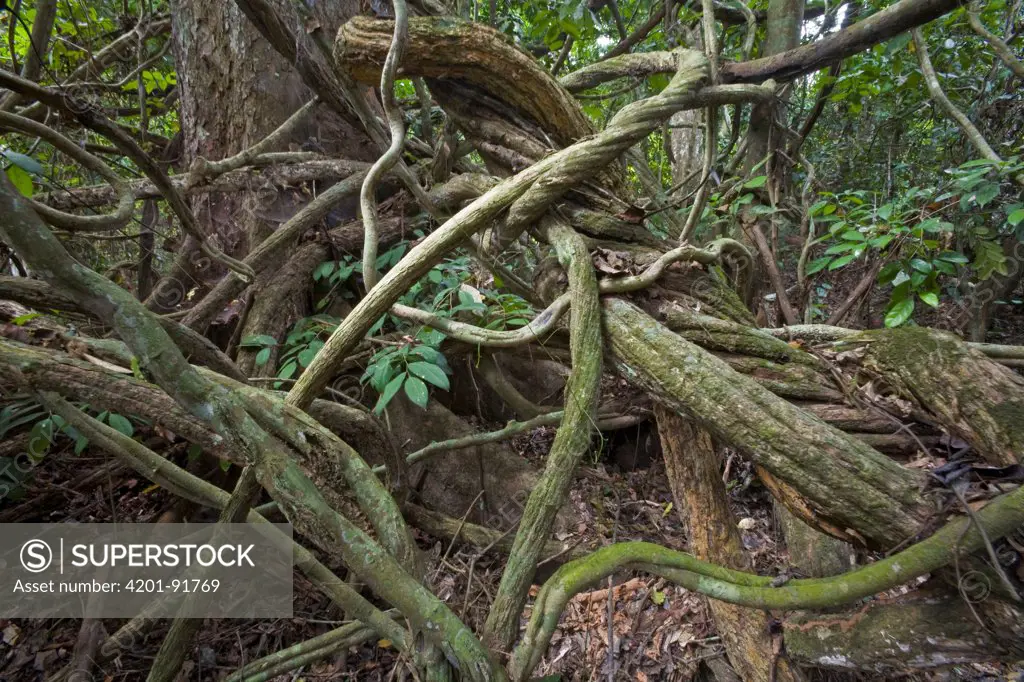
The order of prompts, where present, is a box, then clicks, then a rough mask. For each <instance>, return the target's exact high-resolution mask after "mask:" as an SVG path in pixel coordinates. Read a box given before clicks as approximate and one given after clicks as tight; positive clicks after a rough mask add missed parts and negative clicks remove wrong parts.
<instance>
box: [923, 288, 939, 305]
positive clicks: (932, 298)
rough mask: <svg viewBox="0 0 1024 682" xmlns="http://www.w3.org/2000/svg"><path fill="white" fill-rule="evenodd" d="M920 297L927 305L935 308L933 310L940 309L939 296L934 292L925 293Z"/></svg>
mask: <svg viewBox="0 0 1024 682" xmlns="http://www.w3.org/2000/svg"><path fill="white" fill-rule="evenodd" d="M918 296H919V297H920V298H921V300H922V301H924V302H925V303H927V304H928V305H930V306H931V307H933V308H938V307H939V297H938V295H936V294H935V292H933V291H925V292H923V293H920V294H918Z"/></svg>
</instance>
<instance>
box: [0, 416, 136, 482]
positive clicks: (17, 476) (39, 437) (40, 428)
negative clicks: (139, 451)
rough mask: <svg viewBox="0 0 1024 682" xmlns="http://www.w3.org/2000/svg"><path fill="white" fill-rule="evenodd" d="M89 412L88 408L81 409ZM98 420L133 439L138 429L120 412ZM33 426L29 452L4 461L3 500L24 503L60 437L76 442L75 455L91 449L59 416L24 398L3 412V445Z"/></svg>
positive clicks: (0, 462)
mask: <svg viewBox="0 0 1024 682" xmlns="http://www.w3.org/2000/svg"><path fill="white" fill-rule="evenodd" d="M78 407H79V409H81V410H82V411H83V412H89V406H88V405H80V406H78ZM95 418H96V420H97V421H99V422H105V423H106V424H108V425H109V426H110V427H111V428H114V429H116V430H117V431H119V432H121V433H123V434H124V435H126V436H128V437H131V436H132V435H134V433H135V427H134V426H133V425H132V422H131V420H129V419H128V418H127V417H125V416H124V415H121V414H117V413H116V412H110V411H107V410H104V411H102V412H100V413H98V414H97V415H95ZM28 424H32V427H31V429H29V432H28V438H27V443H26V447H25V452H23V453H21V454H19V455H17V456H15V457H0V499H3V498H10V499H12V500H17V499H20V498H21V497H23V496H24V492H25V485H26V483H27V482H28V481H29V480H30V479H31V476H32V472H33V470H34V469H35V467H36V466H37V465H38V464H39V463H40V462H41V461H42V460H43V459H45V457H46V455H48V454H49V453H50V449H51V448H52V447H53V445H54V443H55V442H56V440H57V437H58V436H60V435H64V436H66V437H67V438H69V439H71V440H72V441H73V442H74V453H75V454H76V455H78V454H81V453H82V452H83V451H84V450H85V448H87V447H88V446H89V439H88V438H86V437H85V436H83V435H82V434H81V433H80V432H79V431H78V429H76V428H75V427H74V426H72V425H71V424H68V423H67V421H66V420H65V419H64V418H63V417H61V416H60V415H58V414H50V413H49V411H48V410H47V409H46V408H45V407H43V406H42V405H40V404H39V403H38V402H36V401H35V400H34V399H33V398H31V397H20V398H16V399H14V400H13V401H11V402H10V403H9V404H8V405H5V406H4V408H3V409H2V410H0V441H2V440H4V439H5V438H7V437H8V436H9V435H10V434H11V433H13V432H14V431H16V430H18V429H19V428H21V427H24V426H27V425H28Z"/></svg>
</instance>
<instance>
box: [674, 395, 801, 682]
mask: <svg viewBox="0 0 1024 682" xmlns="http://www.w3.org/2000/svg"><path fill="white" fill-rule="evenodd" d="M654 414H655V417H656V418H657V421H658V436H659V437H660V438H661V448H662V452H663V453H664V457H665V471H666V474H667V475H668V483H669V487H670V488H671V489H672V497H673V498H674V499H675V501H676V505H677V509H678V512H679V515H680V517H681V518H682V520H683V523H684V524H685V525H686V528H687V539H688V540H689V551H690V552H691V553H692V554H693V555H694V556H696V557H697V558H698V559H703V560H705V561H710V562H712V563H715V564H719V565H722V566H726V567H728V568H732V569H736V570H738V571H750V570H751V562H750V557H748V556H747V553H746V551H744V549H743V541H742V540H741V538H740V534H739V532H738V531H737V529H736V518H735V516H734V515H733V513H732V511H731V510H730V509H729V500H728V496H727V493H726V491H725V484H724V483H722V474H721V470H720V469H721V468H720V466H719V457H718V452H717V450H716V448H715V445H714V443H713V442H712V439H711V434H709V433H708V432H707V431H706V430H704V429H702V428H700V427H698V426H696V425H695V424H694V423H693V422H692V421H690V420H688V419H685V418H683V417H680V416H679V415H678V414H676V413H674V412H672V411H671V410H669V409H666V408H665V407H663V406H661V405H658V406H656V407H655V410H654ZM709 605H710V607H711V613H712V614H713V616H714V618H715V627H716V629H717V630H718V634H719V635H721V637H722V639H723V640H724V642H725V649H726V652H727V653H728V654H729V661H730V662H731V663H732V666H733V668H734V669H735V670H736V672H737V673H739V675H740V678H741V679H743V680H747V681H748V682H769V680H780V681H785V680H799V679H803V678H802V676H801V675H800V673H799V671H797V670H796V669H794V668H792V667H791V666H790V665H789V663H788V662H787V661H786V660H785V659H783V658H780V659H778V660H776V658H777V657H776V655H775V653H774V651H773V643H772V637H771V635H770V634H769V629H768V625H769V621H770V618H769V616H768V615H767V614H765V613H764V612H763V611H758V610H755V609H746V608H743V607H741V606H735V605H733V604H726V603H725V602H720V601H717V600H714V599H712V600H710V602H709ZM776 666H778V667H777V668H776V670H775V671H774V673H773V670H772V669H773V668H775V667H776Z"/></svg>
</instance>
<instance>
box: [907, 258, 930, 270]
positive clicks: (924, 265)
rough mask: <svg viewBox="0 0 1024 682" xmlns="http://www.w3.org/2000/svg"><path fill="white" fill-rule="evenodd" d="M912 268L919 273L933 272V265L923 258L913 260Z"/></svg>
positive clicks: (911, 260) (911, 262) (911, 261)
mask: <svg viewBox="0 0 1024 682" xmlns="http://www.w3.org/2000/svg"><path fill="white" fill-rule="evenodd" d="M910 267H912V268H914V269H915V270H917V271H918V272H924V273H929V272H931V271H932V264H931V263H929V262H928V261H926V260H924V259H923V258H911V259H910Z"/></svg>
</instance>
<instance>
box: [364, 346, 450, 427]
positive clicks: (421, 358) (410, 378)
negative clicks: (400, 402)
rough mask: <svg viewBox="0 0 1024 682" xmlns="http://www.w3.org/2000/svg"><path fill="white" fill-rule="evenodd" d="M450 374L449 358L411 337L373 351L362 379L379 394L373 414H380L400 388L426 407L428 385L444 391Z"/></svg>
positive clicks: (448, 386)
mask: <svg viewBox="0 0 1024 682" xmlns="http://www.w3.org/2000/svg"><path fill="white" fill-rule="evenodd" d="M450 373H451V369H450V368H449V366H448V361H447V360H445V357H444V355H442V354H441V352H440V351H438V350H437V349H436V348H431V347H430V346H427V345H424V344H420V343H416V342H415V341H412V340H410V342H407V343H403V344H401V345H399V346H390V347H388V348H385V349H382V350H380V351H378V352H376V353H374V355H373V358H372V359H371V360H370V363H369V365H368V366H367V368H366V372H365V373H364V374H363V377H362V381H363V382H364V383H365V382H369V384H370V385H371V386H372V387H373V388H374V390H376V391H377V393H379V394H380V398H378V399H377V404H376V405H375V406H374V408H373V411H374V413H375V414H380V413H381V412H383V411H384V408H385V407H387V405H388V403H390V402H391V400H392V399H393V398H394V397H395V396H396V395H397V394H398V391H399V390H402V389H404V390H405V394H406V396H408V397H409V400H411V401H412V402H414V403H415V404H417V405H419V406H420V407H423V408H426V406H427V401H428V400H429V399H430V391H429V389H428V387H427V384H430V385H433V386H435V387H437V388H440V389H442V390H445V391H447V390H449V388H450V383H449V381H448V374H450Z"/></svg>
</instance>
